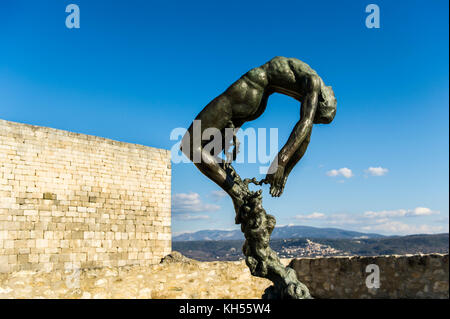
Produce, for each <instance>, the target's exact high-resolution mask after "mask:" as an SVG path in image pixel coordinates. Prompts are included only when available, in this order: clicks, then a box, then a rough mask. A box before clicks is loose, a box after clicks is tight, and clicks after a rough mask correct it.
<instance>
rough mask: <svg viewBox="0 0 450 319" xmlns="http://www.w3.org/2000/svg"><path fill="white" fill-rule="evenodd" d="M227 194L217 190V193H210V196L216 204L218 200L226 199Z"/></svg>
mask: <svg viewBox="0 0 450 319" xmlns="http://www.w3.org/2000/svg"><path fill="white" fill-rule="evenodd" d="M227 195H228V194H227V193H226V192H225V191H223V190H217V191H212V192H211V196H212V197H213V199H214V200H215V201H216V202H218V201H219V200H221V199H222V198H224V197H226V196H227Z"/></svg>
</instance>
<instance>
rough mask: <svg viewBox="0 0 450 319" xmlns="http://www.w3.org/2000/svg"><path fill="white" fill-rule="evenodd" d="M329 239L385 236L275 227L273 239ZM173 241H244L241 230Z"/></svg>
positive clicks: (206, 232)
mask: <svg viewBox="0 0 450 319" xmlns="http://www.w3.org/2000/svg"><path fill="white" fill-rule="evenodd" d="M303 237H308V238H327V239H338V238H341V239H353V238H382V237H385V236H382V235H379V234H372V233H360V232H355V231H350V230H343V229H338V228H318V227H310V226H283V227H275V229H274V231H273V233H272V236H271V238H272V239H290V238H303ZM172 240H173V241H197V240H244V235H243V234H242V232H241V231H240V230H200V231H197V232H195V233H184V234H180V235H178V236H174V237H173V239H172Z"/></svg>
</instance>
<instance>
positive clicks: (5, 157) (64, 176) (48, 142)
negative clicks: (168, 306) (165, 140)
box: [0, 120, 171, 272]
mask: <svg viewBox="0 0 450 319" xmlns="http://www.w3.org/2000/svg"><path fill="white" fill-rule="evenodd" d="M170 181H171V168H170V153H169V151H167V150H161V149H156V148H151V147H146V146H142V145H136V144H128V143H122V142H117V141H113V140H108V139H104V138H100V137H95V136H88V135H83V134H76V133H71V132H67V131H62V130H56V129H51V128H45V127H38V126H32V125H26V124H19V123H13V122H8V121H4V120H0V272H11V271H17V270H45V271H50V270H55V269H67V268H73V267H82V268H91V267H103V266H111V267H114V266H124V265H147V264H153V263H158V262H159V261H160V259H161V258H162V257H163V256H165V255H166V254H168V253H169V252H170V250H171V230H170V192H171V189H170Z"/></svg>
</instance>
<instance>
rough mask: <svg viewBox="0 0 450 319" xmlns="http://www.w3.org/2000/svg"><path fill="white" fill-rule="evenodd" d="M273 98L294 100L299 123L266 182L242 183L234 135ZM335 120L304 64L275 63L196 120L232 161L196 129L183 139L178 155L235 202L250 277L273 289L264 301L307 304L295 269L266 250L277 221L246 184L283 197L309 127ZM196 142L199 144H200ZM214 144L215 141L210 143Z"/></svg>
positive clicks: (331, 104)
mask: <svg viewBox="0 0 450 319" xmlns="http://www.w3.org/2000/svg"><path fill="white" fill-rule="evenodd" d="M273 93H281V94H285V95H288V96H291V97H293V98H294V99H296V100H298V101H299V102H300V103H301V109H300V120H299V121H298V122H297V124H296V125H295V127H294V129H293V131H292V133H291V134H290V136H289V139H288V141H287V142H286V144H285V145H284V146H283V148H282V149H281V150H280V151H279V152H278V155H277V157H276V158H275V160H274V161H273V162H272V164H271V166H270V168H269V172H268V174H267V175H266V177H265V178H264V179H263V180H261V181H257V180H256V179H255V178H253V179H251V180H250V179H245V180H242V179H241V178H240V177H239V175H238V174H237V173H236V172H235V170H234V169H233V167H232V166H231V164H230V162H231V161H232V160H233V159H235V158H236V154H237V152H238V142H237V139H236V137H235V135H233V136H231V137H230V135H229V134H226V130H229V129H232V130H233V132H236V131H237V130H238V129H239V128H240V127H241V126H242V125H243V124H244V123H245V122H248V121H252V120H254V119H256V118H258V117H259V116H260V115H261V114H262V113H263V112H264V110H265V108H266V106H267V101H268V98H269V96H270V95H271V94H273ZM335 114H336V99H335V97H334V93H333V90H332V89H331V87H329V86H326V85H325V84H324V82H323V81H322V79H321V78H320V77H319V76H318V75H317V73H316V72H315V71H314V70H313V69H312V68H311V67H309V66H308V65H307V64H306V63H304V62H302V61H300V60H298V59H295V58H285V57H275V58H273V59H272V60H270V61H268V62H267V63H265V64H263V65H262V66H260V67H257V68H254V69H252V70H250V71H248V72H247V73H246V74H244V75H243V76H242V77H241V78H240V79H238V80H237V81H236V82H234V83H233V84H232V85H231V86H230V87H229V88H228V89H227V90H226V91H225V92H223V93H222V94H221V95H219V96H218V97H216V98H215V99H214V100H212V101H211V102H210V103H209V104H208V105H207V106H206V107H205V108H204V109H203V110H202V111H201V112H200V113H199V114H198V115H197V117H196V119H195V120H199V121H201V122H200V125H201V128H200V130H201V132H202V133H203V132H205V130H207V129H209V128H214V129H216V130H218V131H220V133H221V136H225V138H222V139H223V141H221V142H223V143H224V144H221V150H223V151H224V153H225V154H226V155H227V158H229V157H228V156H229V155H230V152H228V148H229V146H231V147H233V152H232V153H231V155H230V157H231V159H230V160H222V159H221V158H220V157H218V156H217V154H213V153H212V152H211V149H209V148H205V146H206V145H207V144H208V143H210V142H211V140H208V139H207V140H201V137H195V134H194V132H193V131H194V129H193V127H194V123H193V124H192V125H191V126H190V128H189V129H188V132H187V133H186V135H185V136H184V137H183V140H182V143H181V150H182V151H183V153H184V154H185V155H186V156H187V157H188V158H189V159H190V160H191V161H193V162H194V164H195V165H196V166H197V168H198V169H199V170H200V171H201V172H202V173H203V174H205V175H206V176H208V177H209V178H210V179H211V180H213V181H214V182H215V183H216V184H217V185H219V186H220V187H221V188H222V189H223V190H224V191H225V192H227V193H228V195H229V196H230V197H231V199H232V200H233V204H234V208H235V211H236V220H235V222H236V224H241V230H242V232H243V233H244V235H245V238H246V240H245V243H244V246H243V253H244V255H245V256H246V264H247V266H248V267H249V268H250V271H251V273H252V275H254V276H258V277H263V278H267V279H270V280H271V281H272V282H273V283H274V285H273V286H271V287H269V288H267V289H266V291H265V293H264V296H263V298H310V297H311V296H310V294H309V291H308V288H307V287H306V286H305V285H303V284H302V283H301V282H300V281H298V279H297V277H296V274H295V272H294V270H293V269H291V268H289V267H284V266H283V265H282V264H281V262H280V260H279V258H278V256H277V255H276V253H275V252H274V251H273V250H272V249H271V248H270V247H269V240H270V234H271V233H272V231H273V229H274V227H275V218H274V217H273V216H272V215H268V214H266V211H265V210H264V208H263V207H262V195H261V194H262V191H261V190H259V191H256V192H254V191H250V190H249V188H248V184H249V183H254V184H256V185H262V184H263V183H265V184H270V194H271V195H272V196H274V197H278V196H280V195H281V194H282V192H283V189H284V186H285V184H286V180H287V178H288V175H289V173H290V172H291V170H292V168H293V167H294V166H295V165H296V164H297V162H298V161H299V160H300V159H301V158H302V157H303V155H304V153H305V151H306V148H307V146H308V144H309V141H310V136H311V131H312V126H313V124H320V123H322V124H328V123H330V122H331V121H332V120H333V119H334V116H335ZM199 138H200V140H199ZM213 138H214V137H213Z"/></svg>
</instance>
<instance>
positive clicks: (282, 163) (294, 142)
mask: <svg viewBox="0 0 450 319" xmlns="http://www.w3.org/2000/svg"><path fill="white" fill-rule="evenodd" d="M317 103H318V93H317V92H316V91H315V90H314V91H313V92H312V93H310V94H309V95H308V96H306V97H305V98H304V100H303V102H302V106H301V118H300V121H298V122H297V124H296V125H295V127H294V129H293V131H292V133H291V135H290V136H289V139H288V141H287V142H286V144H285V145H284V146H283V148H282V149H281V150H280V151H279V152H278V155H277V156H276V157H275V159H274V161H273V162H272V164H271V166H270V168H269V172H268V173H267V176H266V178H265V179H264V182H265V183H269V184H270V194H271V195H272V196H276V197H278V196H280V195H281V194H282V193H283V188H284V183H285V167H286V166H287V164H288V163H289V162H290V161H291V159H292V157H293V156H294V154H295V152H296V151H297V150H298V149H299V148H300V146H301V145H302V143H303V141H305V140H306V138H307V137H308V136H309V135H310V133H311V130H312V126H313V120H314V115H315V113H316V109H317ZM305 150H306V149H305ZM298 160H299V159H297V161H298ZM291 169H292V168H291Z"/></svg>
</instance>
